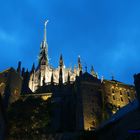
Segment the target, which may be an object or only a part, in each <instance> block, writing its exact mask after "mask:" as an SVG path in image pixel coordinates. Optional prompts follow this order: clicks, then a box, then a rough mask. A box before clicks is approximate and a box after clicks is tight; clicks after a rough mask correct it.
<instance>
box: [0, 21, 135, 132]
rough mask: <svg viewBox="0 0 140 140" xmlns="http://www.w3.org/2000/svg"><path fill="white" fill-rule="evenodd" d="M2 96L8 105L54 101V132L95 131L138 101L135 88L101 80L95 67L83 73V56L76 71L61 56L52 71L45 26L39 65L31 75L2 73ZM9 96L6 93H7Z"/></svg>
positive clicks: (0, 74) (10, 71)
mask: <svg viewBox="0 0 140 140" xmlns="http://www.w3.org/2000/svg"><path fill="white" fill-rule="evenodd" d="M0 93H1V95H2V97H5V96H6V97H7V96H8V99H7V101H8V102H13V101H15V100H17V99H18V98H19V96H20V93H21V94H22V95H23V94H24V95H25V96H28V95H29V96H41V97H42V98H43V99H44V100H47V99H48V98H50V97H51V98H52V104H55V106H56V108H54V110H53V114H54V116H53V117H52V118H53V124H52V126H53V130H55V131H59V130H64V131H65V130H67V131H69V130H70V131H74V130H75V129H76V130H83V129H84V130H93V129H95V128H97V127H98V126H99V125H100V124H101V122H102V121H104V120H105V119H107V118H109V117H110V116H111V115H112V114H113V113H115V112H116V111H117V110H119V108H122V107H123V106H125V105H127V104H128V103H130V102H131V101H133V100H134V99H135V89H134V86H132V85H127V84H124V83H121V82H119V81H116V80H104V79H99V78H98V76H97V73H95V71H94V69H93V67H92V68H91V73H90V74H89V73H88V72H87V70H86V72H83V69H82V64H81V60H80V57H78V65H77V67H74V69H71V68H66V67H65V66H64V61H63V57H62V55H60V60H59V66H58V67H57V68H53V67H52V66H51V65H50V64H49V60H48V43H47V37H46V23H45V28H44V39H43V41H42V42H41V45H40V53H39V62H38V66H37V67H35V65H33V67H32V69H31V71H30V72H28V71H26V72H25V71H24V69H23V70H22V72H21V63H19V65H18V68H17V72H16V71H15V70H14V69H12V68H11V69H8V70H5V71H3V72H2V73H0ZM5 93H6V94H5Z"/></svg>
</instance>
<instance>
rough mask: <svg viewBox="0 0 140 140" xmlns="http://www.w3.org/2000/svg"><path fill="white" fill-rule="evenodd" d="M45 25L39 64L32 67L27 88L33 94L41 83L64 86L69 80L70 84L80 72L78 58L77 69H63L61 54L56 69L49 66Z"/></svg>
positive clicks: (80, 67)
mask: <svg viewBox="0 0 140 140" xmlns="http://www.w3.org/2000/svg"><path fill="white" fill-rule="evenodd" d="M46 25H47V22H45V26H44V39H43V41H42V42H41V45H40V53H39V64H38V67H37V68H35V67H34V65H33V68H32V73H31V75H30V80H29V88H30V89H31V90H32V91H33V92H34V91H35V90H37V88H38V87H39V86H42V85H43V83H45V84H49V83H51V80H52V81H53V82H54V83H55V84H58V83H59V82H62V83H63V84H65V83H67V82H68V78H70V81H71V82H74V81H75V78H76V76H79V75H80V72H82V65H81V62H80V57H79V58H78V68H75V69H74V71H72V70H71V69H70V68H65V66H64V62H63V57H62V54H61V56H60V60H59V66H58V68H56V69H55V68H53V67H51V66H50V65H49V60H48V43H47V35H46V34H47V32H46ZM52 77H53V78H52Z"/></svg>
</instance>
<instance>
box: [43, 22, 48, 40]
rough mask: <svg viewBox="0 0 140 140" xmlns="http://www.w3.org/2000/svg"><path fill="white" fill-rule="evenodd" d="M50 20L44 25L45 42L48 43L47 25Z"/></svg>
mask: <svg viewBox="0 0 140 140" xmlns="http://www.w3.org/2000/svg"><path fill="white" fill-rule="evenodd" d="M48 22H49V20H46V21H45V24H44V42H47V29H46V27H47V24H48Z"/></svg>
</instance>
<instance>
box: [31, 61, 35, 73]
mask: <svg viewBox="0 0 140 140" xmlns="http://www.w3.org/2000/svg"><path fill="white" fill-rule="evenodd" d="M34 71H35V64H34V63H33V65H32V69H31V73H33V72H34Z"/></svg>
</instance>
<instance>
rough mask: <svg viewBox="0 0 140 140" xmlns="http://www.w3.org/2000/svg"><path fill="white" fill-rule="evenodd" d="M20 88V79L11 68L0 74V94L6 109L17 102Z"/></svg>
mask: <svg viewBox="0 0 140 140" xmlns="http://www.w3.org/2000/svg"><path fill="white" fill-rule="evenodd" d="M21 88H22V77H21V76H20V74H19V73H18V72H17V71H16V70H14V69H13V68H9V69H7V70H4V71H3V72H0V94H1V96H2V99H3V101H4V104H5V106H6V107H7V106H8V104H9V103H12V102H15V101H16V100H18V98H19V96H20V93H21Z"/></svg>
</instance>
